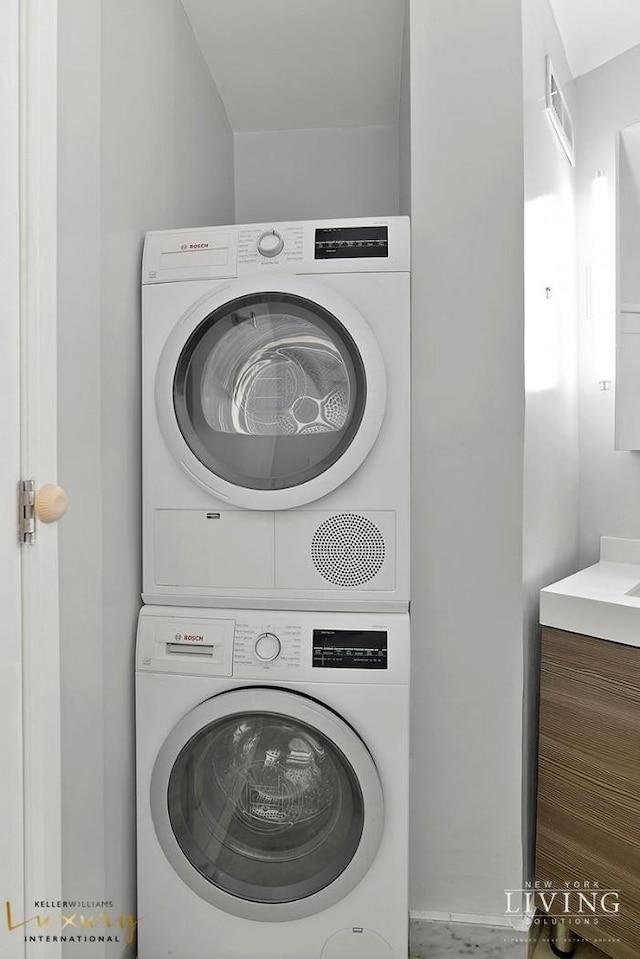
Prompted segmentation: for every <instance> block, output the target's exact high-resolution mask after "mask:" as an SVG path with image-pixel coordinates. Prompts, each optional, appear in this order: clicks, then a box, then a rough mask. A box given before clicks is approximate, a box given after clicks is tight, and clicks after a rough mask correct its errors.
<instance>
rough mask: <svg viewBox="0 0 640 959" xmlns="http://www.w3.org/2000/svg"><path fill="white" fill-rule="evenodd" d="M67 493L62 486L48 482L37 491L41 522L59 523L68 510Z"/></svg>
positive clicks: (37, 504)
mask: <svg viewBox="0 0 640 959" xmlns="http://www.w3.org/2000/svg"><path fill="white" fill-rule="evenodd" d="M68 502H69V501H68V499H67V494H66V493H65V491H64V490H63V489H62V487H61V486H55V485H54V484H53V483H47V485H46V486H41V487H40V489H39V490H38V492H37V493H36V502H35V508H36V516H37V517H38V519H39V520H40V522H41V523H57V522H58V520H59V519H61V518H62V517H63V516H64V514H65V513H66V512H67V504H68Z"/></svg>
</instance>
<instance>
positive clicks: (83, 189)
mask: <svg viewBox="0 0 640 959" xmlns="http://www.w3.org/2000/svg"><path fill="white" fill-rule="evenodd" d="M58 11H59V30H58V36H59V49H58V62H59V72H58V93H59V96H58V122H59V127H58V139H59V155H58V444H59V450H58V470H59V472H58V481H59V482H60V483H61V485H62V486H64V488H65V489H66V490H67V492H68V494H69V502H70V508H69V511H68V513H67V515H66V516H65V518H64V520H63V521H62V522H61V523H60V526H59V538H58V543H59V563H60V584H59V585H60V637H61V712H62V729H61V738H62V853H63V863H62V866H63V871H62V881H63V890H64V891H65V893H68V894H69V895H72V896H76V893H75V892H72V890H73V889H77V890H78V893H77V895H78V896H79V895H82V897H83V898H86V899H88V900H91V899H95V900H101V899H103V898H105V875H104V857H105V821H104V811H105V786H104V783H105V770H104V752H103V738H104V729H103V718H104V717H103V686H102V669H103V648H102V533H103V530H102V513H101V502H102V473H101V471H102V454H103V449H102V437H101V434H100V422H101V397H100V355H101V349H100V252H101V243H100V205H101V204H100V72H99V63H100V0H59V4H58ZM114 894H115V893H114ZM68 948H69V950H71V949H72V948H73V946H69V947H68Z"/></svg>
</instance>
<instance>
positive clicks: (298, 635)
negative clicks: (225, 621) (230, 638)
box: [233, 621, 302, 671]
mask: <svg viewBox="0 0 640 959" xmlns="http://www.w3.org/2000/svg"><path fill="white" fill-rule="evenodd" d="M301 662H302V627H301V626H296V625H295V624H293V623H291V624H288V623H265V624H264V625H262V628H260V629H256V627H255V626H252V625H250V624H249V623H247V622H239V621H236V632H235V643H234V651H233V663H234V667H238V666H240V667H245V666H247V667H253V669H254V670H255V669H256V668H257V669H258V671H260V669H261V668H262V669H264V670H269V669H270V667H272V666H277V667H278V669H279V670H281V669H283V668H284V669H288V668H289V669H296V668H298V667H299V666H300V665H301ZM234 671H235V669H234Z"/></svg>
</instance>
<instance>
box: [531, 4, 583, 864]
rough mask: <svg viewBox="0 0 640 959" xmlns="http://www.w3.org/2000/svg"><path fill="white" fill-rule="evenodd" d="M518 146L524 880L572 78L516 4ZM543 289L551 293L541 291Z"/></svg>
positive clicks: (570, 434)
mask: <svg viewBox="0 0 640 959" xmlns="http://www.w3.org/2000/svg"><path fill="white" fill-rule="evenodd" d="M523 39H524V44H523V51H524V56H523V69H524V73H523V76H524V84H523V92H524V111H525V112H524V147H525V166H524V172H525V219H524V224H525V388H526V417H525V457H524V513H523V526H524V556H523V582H524V590H525V607H524V623H525V633H524V648H525V727H524V732H525V762H524V802H525V809H524V812H525V816H524V831H525V874H526V875H528V876H530V875H531V873H532V870H533V848H534V835H535V789H536V752H537V714H538V676H539V635H540V628H539V626H538V620H539V591H540V589H541V587H542V586H546V585H548V584H549V583H551V582H554V581H556V580H558V579H561V578H562V577H563V576H566V575H568V574H569V573H571V572H574V571H575V570H576V569H577V562H578V517H579V505H578V408H577V315H576V231H575V212H576V211H575V176H574V169H573V167H572V166H571V164H570V163H569V161H568V159H567V157H566V154H565V153H564V151H563V149H562V146H561V145H560V142H559V140H558V138H557V136H556V134H555V131H554V129H553V127H552V125H551V122H550V120H549V118H548V117H547V116H546V114H545V57H546V56H547V55H550V56H551V60H552V62H553V66H554V70H555V72H556V75H557V77H558V80H559V81H560V83H561V85H562V89H563V92H564V93H565V96H566V98H567V103H568V105H569V108H570V109H571V110H572V111H573V113H574V115H575V106H574V96H573V79H572V77H571V72H570V69H569V65H568V63H567V59H566V55H565V52H564V49H563V46H562V40H561V38H560V34H559V32H558V29H557V26H556V23H555V20H554V17H553V14H552V12H551V7H550V5H549V2H548V0H523ZM547 290H548V291H549V292H548V293H547Z"/></svg>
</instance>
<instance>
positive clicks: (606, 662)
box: [536, 627, 640, 959]
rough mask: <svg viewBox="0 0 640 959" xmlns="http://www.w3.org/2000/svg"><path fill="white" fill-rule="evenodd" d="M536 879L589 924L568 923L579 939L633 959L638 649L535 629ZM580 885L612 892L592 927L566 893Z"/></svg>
mask: <svg viewBox="0 0 640 959" xmlns="http://www.w3.org/2000/svg"><path fill="white" fill-rule="evenodd" d="M536 880H537V882H538V883H540V884H541V885H547V884H548V887H550V888H553V889H559V890H563V889H567V886H569V887H571V889H573V890H574V892H573V894H572V897H571V903H570V911H571V912H574V910H575V912H576V913H577V912H578V910H579V908H581V909H583V910H584V912H583V915H584V918H585V920H586V919H590V922H589V923H586V922H578V921H577V919H576V918H575V917H574V918H573V919H571V920H570V921H569V922H568V925H569V926H570V927H571V928H572V929H573V930H574V931H575V932H576V933H577V934H578V935H580V936H582V938H583V939H587V940H589V941H590V942H593V943H594V944H595V945H596V946H597V947H598V948H599V949H601V950H602V951H603V952H605V953H606V954H608V955H610V956H613V957H614V959H639V957H640V648H635V647H632V646H623V645H620V644H618V643H610V642H607V641H605V640H602V639H594V638H593V637H590V636H581V635H578V634H577V633H568V632H564V631H563V630H559V629H550V628H548V627H543V631H542V656H541V684H540V740H539V758H538V811H537V839H536ZM587 883H591V884H592V885H593V883H597V884H598V886H599V889H600V891H601V892H603V893H604V891H605V890H619V894H618V895H617V897H616V896H615V895H612V896H609V897H607V899H606V900H605V902H606V906H607V908H608V909H613V908H614V903H615V900H616V898H617V899H618V901H619V911H618V913H617V914H612V913H610V914H609V915H606V914H603V912H602V909H601V907H600V899H599V898H596V899H595V900H594V901H595V902H596V903H598V922H597V924H596V923H595V922H594V916H593V914H592V913H591V912H590V909H589V908H588V907H587V906H585V904H584V902H581V901H579V899H578V896H577V895H576V893H577V892H578V891H580V892H585V893H586V892H587V890H586V889H585V888H584V887H585V886H586V884H587ZM576 886H577V887H579V889H576ZM547 902H549V897H547ZM538 904H539V905H540V906H541V907H542V908H544V906H543V905H542V903H541V902H540V898H539V897H538ZM564 908H565V907H564V903H563V902H562V901H557V902H555V903H554V904H553V905H552V906H551V908H550V909H548V910H547V911H548V912H549V913H550V914H551V915H554V916H557V917H562V916H563V913H564Z"/></svg>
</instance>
